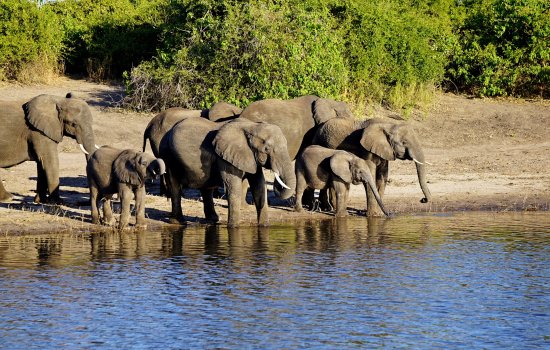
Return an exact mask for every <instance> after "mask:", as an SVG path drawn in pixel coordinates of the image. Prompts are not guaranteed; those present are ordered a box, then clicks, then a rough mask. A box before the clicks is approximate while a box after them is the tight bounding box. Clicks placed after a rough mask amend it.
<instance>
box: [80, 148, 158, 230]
mask: <svg viewBox="0 0 550 350" xmlns="http://www.w3.org/2000/svg"><path fill="white" fill-rule="evenodd" d="M165 171H166V166H165V165H164V161H163V160H162V159H160V158H159V159H157V158H155V157H153V156H152V155H149V154H147V153H143V152H137V151H134V150H130V149H126V150H121V149H117V148H113V147H110V146H103V147H101V148H99V149H98V150H96V151H95V152H94V153H93V154H92V156H91V157H90V160H89V161H88V165H87V166H86V174H87V175H88V185H89V186H90V199H91V202H92V203H91V205H92V223H94V224H99V223H100V220H99V211H98V207H99V205H100V203H101V200H102V199H103V198H105V203H104V204H103V223H105V224H107V225H113V224H114V223H115V220H114V218H113V211H112V208H111V198H112V196H113V195H114V194H115V193H118V196H119V198H120V201H121V206H122V209H121V213H120V221H119V224H118V228H119V229H120V230H122V229H124V228H125V227H126V226H127V225H128V220H129V218H130V202H131V200H132V197H134V196H135V200H136V226H140V227H146V224H145V202H144V201H145V180H147V179H151V178H156V177H157V176H159V175H162V174H164V173H165Z"/></svg>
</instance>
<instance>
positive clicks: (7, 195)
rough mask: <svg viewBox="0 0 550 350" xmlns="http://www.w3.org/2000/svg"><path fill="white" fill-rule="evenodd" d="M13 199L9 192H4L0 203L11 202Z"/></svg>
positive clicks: (0, 197)
mask: <svg viewBox="0 0 550 350" xmlns="http://www.w3.org/2000/svg"><path fill="white" fill-rule="evenodd" d="M12 198H13V195H12V194H11V193H9V192H4V193H1V194H0V202H9V201H11V199H12Z"/></svg>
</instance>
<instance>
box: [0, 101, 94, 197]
mask: <svg viewBox="0 0 550 350" xmlns="http://www.w3.org/2000/svg"><path fill="white" fill-rule="evenodd" d="M0 125H1V127H0V167H2V168H9V167H11V166H14V165H17V164H20V163H23V162H25V161H28V160H32V161H35V162H36V166H37V183H36V196H35V199H34V200H35V202H37V203H59V202H61V199H60V198H59V155H58V152H57V144H58V143H59V142H61V140H62V139H63V136H69V137H71V138H73V139H75V140H76V142H78V143H79V144H80V146H81V147H83V149H84V150H85V152H86V153H88V155H87V158H88V157H89V154H91V153H92V152H93V151H94V150H95V143H94V133H93V130H92V113H91V111H90V108H89V107H88V104H87V103H86V102H85V101H83V100H80V99H77V98H74V97H72V96H71V94H67V96H66V97H58V96H51V95H39V96H36V97H34V98H32V99H31V100H30V101H28V102H27V103H25V104H24V105H23V106H21V105H20V104H17V103H13V102H0ZM10 198H11V194H10V193H8V192H7V191H6V189H5V188H4V186H3V185H2V181H1V179H0V201H4V200H9V199H10Z"/></svg>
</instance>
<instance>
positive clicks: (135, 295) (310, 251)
mask: <svg viewBox="0 0 550 350" xmlns="http://www.w3.org/2000/svg"><path fill="white" fill-rule="evenodd" d="M0 340H1V341H0V348H2V349H60V348H70V349H90V348H94V349H103V348H104V349H115V348H121V349H190V348H198V349H203V348H206V349H307V348H311V349H359V348H361V349H371V348H392V349H393V348H405V349H411V348H417V349H443V348H444V349H537V348H540V349H543V348H546V349H548V348H550V214H548V213H464V214H449V215H443V216H442V215H439V216H436V215H433V216H432V215H428V216H412V217H410V216H409V217H396V218H391V219H377V220H367V219H365V218H347V219H341V220H340V219H338V220H337V219H334V220H328V221H322V222H302V223H297V224H294V225H288V226H273V227H270V228H264V229H258V228H253V227H248V228H242V229H234V230H228V229H227V228H224V227H219V226H209V227H203V226H195V227H189V228H186V229H183V228H182V229H174V230H165V231H162V232H142V233H123V234H117V233H93V232H82V233H72V234H43V235H33V236H9V237H0Z"/></svg>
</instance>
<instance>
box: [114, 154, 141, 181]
mask: <svg viewBox="0 0 550 350" xmlns="http://www.w3.org/2000/svg"><path fill="white" fill-rule="evenodd" d="M140 161H141V156H140V154H139V153H137V154H136V152H134V151H132V150H125V151H122V153H120V155H119V156H118V157H117V158H116V159H115V162H114V163H113V171H114V172H115V175H116V177H117V178H118V180H119V181H120V182H123V183H128V184H131V185H134V186H141V185H143V182H144V178H145V175H144V174H143V171H142V170H141V165H140Z"/></svg>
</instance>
